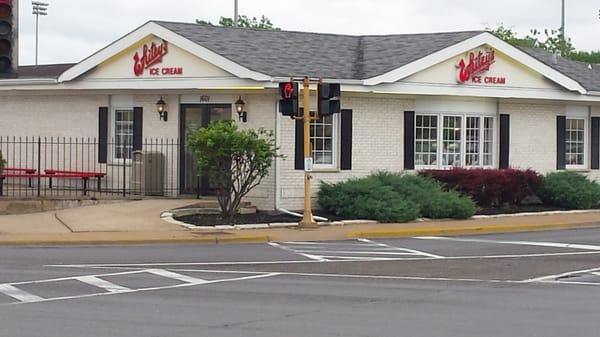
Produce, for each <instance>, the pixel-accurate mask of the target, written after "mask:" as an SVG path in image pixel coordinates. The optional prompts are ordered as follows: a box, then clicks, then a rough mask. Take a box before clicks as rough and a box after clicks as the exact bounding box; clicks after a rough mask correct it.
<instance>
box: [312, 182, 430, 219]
mask: <svg viewBox="0 0 600 337" xmlns="http://www.w3.org/2000/svg"><path fill="white" fill-rule="evenodd" d="M318 200H319V205H320V206H321V208H323V209H325V210H326V211H328V212H331V213H333V214H336V215H339V216H342V217H345V218H353V219H370V220H377V221H380V222H408V221H413V220H415V219H416V218H418V217H419V206H418V205H417V204H415V203H413V202H411V201H409V200H406V199H404V198H402V197H401V196H400V195H399V194H398V193H395V192H394V191H393V190H392V188H391V187H389V186H384V185H383V184H381V183H380V182H378V181H376V180H373V179H368V178H363V179H351V180H348V181H345V182H341V183H337V184H327V183H322V184H321V190H320V191H319V199H318Z"/></svg>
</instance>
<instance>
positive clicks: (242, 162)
mask: <svg viewBox="0 0 600 337" xmlns="http://www.w3.org/2000/svg"><path fill="white" fill-rule="evenodd" d="M189 145H190V148H191V149H192V151H193V152H194V154H195V155H196V157H197V158H198V159H197V160H198V170H199V171H200V172H202V174H203V175H206V176H208V180H209V182H210V184H211V187H213V188H214V189H215V190H216V192H217V199H218V201H219V206H220V208H221V215H223V216H224V217H232V216H234V215H235V214H236V212H237V210H238V207H239V204H240V202H241V201H242V198H243V197H244V196H246V195H247V194H248V192H250V191H251V190H252V189H253V188H254V187H256V186H257V185H258V184H260V182H261V181H262V179H263V178H264V177H266V176H267V175H268V174H269V168H270V167H271V165H272V163H273V160H274V159H275V158H276V157H278V156H279V155H278V154H277V150H278V149H277V148H276V147H275V140H274V137H273V132H268V131H265V130H264V129H259V130H239V129H238V126H237V124H236V123H235V122H233V121H216V122H212V123H210V124H209V125H208V127H206V128H200V129H198V130H196V131H195V132H193V133H192V134H191V135H190V136H189Z"/></svg>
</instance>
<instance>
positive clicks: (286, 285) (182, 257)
mask: <svg viewBox="0 0 600 337" xmlns="http://www.w3.org/2000/svg"><path fill="white" fill-rule="evenodd" d="M599 317H600V228H599V229H586V230H569V231H555V232H538V233H524V234H503V235H484V236H465V237H453V238H440V237H422V238H407V239H394V240H383V239H378V240H367V239H361V240H353V241H344V242H321V243H309V242H294V243H285V242H284V243H276V244H261V245H221V246H206V245H177V246H160V245H157V246H130V247H125V246H103V247H0V336H2V337H4V336H7V337H20V336H28V337H29V336H36V337H37V336H43V337H54V336H57V337H58V336H67V337H70V336H78V337H79V336H92V337H96V336H97V337H103V336H111V337H112V336H140V337H141V336H143V337H153V336H157V337H167V336H168V337H171V336H211V337H213V336H214V337H218V336H261V337H270V336H278V337H279V336H414V337H419V336H427V337H430V336H457V337H458V336H460V337H468V336H478V337H479V336H493V337H496V336H507V337H508V336H510V337H514V336H545V337H547V336H598V333H599V331H600V320H599V319H598V318H599Z"/></svg>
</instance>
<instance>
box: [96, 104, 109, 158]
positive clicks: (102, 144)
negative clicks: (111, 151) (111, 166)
mask: <svg viewBox="0 0 600 337" xmlns="http://www.w3.org/2000/svg"><path fill="white" fill-rule="evenodd" d="M107 157H108V107H105V106H102V107H100V108H98V163H100V164H106V162H107Z"/></svg>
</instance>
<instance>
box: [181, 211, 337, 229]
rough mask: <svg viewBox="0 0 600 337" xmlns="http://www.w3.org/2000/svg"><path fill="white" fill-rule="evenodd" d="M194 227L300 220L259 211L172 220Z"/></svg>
mask: <svg viewBox="0 0 600 337" xmlns="http://www.w3.org/2000/svg"><path fill="white" fill-rule="evenodd" d="M316 214H317V215H319V216H321V217H324V218H327V219H329V220H330V221H338V220H344V219H342V218H341V217H339V216H335V215H330V214H323V213H320V212H316ZM174 219H175V220H177V221H182V222H185V223H187V224H190V225H195V226H221V225H254V224H269V223H286V222H289V223H298V222H299V221H300V220H301V218H299V217H295V216H291V215H289V214H285V213H280V212H264V211H259V212H256V214H238V215H236V216H235V217H233V218H224V217H222V216H221V215H219V214H193V215H185V216H179V217H175V218H174Z"/></svg>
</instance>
